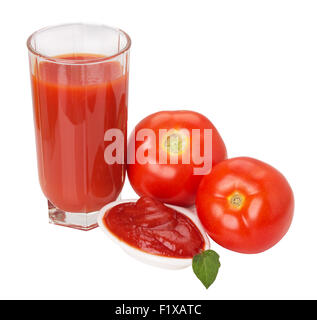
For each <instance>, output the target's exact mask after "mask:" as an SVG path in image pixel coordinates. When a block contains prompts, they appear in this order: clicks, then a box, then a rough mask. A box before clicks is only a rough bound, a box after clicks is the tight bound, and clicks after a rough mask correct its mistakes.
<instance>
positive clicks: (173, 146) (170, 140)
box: [161, 129, 189, 155]
mask: <svg viewBox="0 0 317 320" xmlns="http://www.w3.org/2000/svg"><path fill="white" fill-rule="evenodd" d="M188 143H189V137H188V136H187V135H186V134H185V133H184V132H182V131H181V130H175V129H173V130H169V131H168V132H167V133H166V134H165V135H164V137H163V139H162V144H161V145H162V148H163V150H165V151H166V152H167V153H168V154H170V155H180V154H182V153H184V151H185V150H186V148H187V145H188Z"/></svg>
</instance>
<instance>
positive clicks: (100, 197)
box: [31, 54, 128, 212]
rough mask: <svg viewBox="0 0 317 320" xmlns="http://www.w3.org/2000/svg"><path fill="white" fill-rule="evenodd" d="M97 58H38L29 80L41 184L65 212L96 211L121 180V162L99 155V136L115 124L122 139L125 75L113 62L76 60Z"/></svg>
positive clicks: (115, 194)
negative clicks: (54, 60)
mask: <svg viewBox="0 0 317 320" xmlns="http://www.w3.org/2000/svg"><path fill="white" fill-rule="evenodd" d="M99 57H100V56H94V55H89V54H80V55H76V56H73V55H64V56H59V57H58V58H62V59H65V61H66V63H64V64H59V63H54V62H49V61H44V62H40V63H38V64H37V65H36V66H35V70H34V72H33V75H32V79H31V80H32V90H33V105H34V119H35V130H36V145H37V155H38V171H39V178H40V184H41V187H42V190H43V192H44V194H45V196H46V197H47V198H48V199H49V200H50V201H51V202H52V203H53V204H54V205H55V206H56V207H58V208H59V209H62V210H64V211H68V212H92V211H96V210H99V209H100V208H101V207H102V206H104V205H105V204H106V203H108V202H110V201H113V200H115V199H116V198H117V197H118V195H119V194H120V191H121V189H122V187H123V183H124V178H125V166H124V164H117V163H115V164H112V165H108V164H107V163H106V162H105V160H104V150H105V148H106V146H107V145H108V144H110V143H111V142H105V141H104V135H105V132H106V130H108V129H112V128H116V129H120V130H121V131H122V132H123V133H124V136H125V140H126V129H127V128H126V126H127V93H128V92H127V90H128V89H127V88H128V75H127V73H124V70H123V67H122V66H121V64H120V63H119V62H116V61H103V62H98V63H91V64H80V61H81V60H89V59H94V58H99ZM67 60H69V64H68V63H67ZM76 61H78V62H79V63H76ZM125 146H126V142H125V145H124V148H125ZM125 154H126V153H125Z"/></svg>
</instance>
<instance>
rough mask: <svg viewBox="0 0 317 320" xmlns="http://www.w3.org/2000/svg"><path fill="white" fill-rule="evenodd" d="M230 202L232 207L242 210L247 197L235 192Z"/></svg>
mask: <svg viewBox="0 0 317 320" xmlns="http://www.w3.org/2000/svg"><path fill="white" fill-rule="evenodd" d="M228 202H229V205H230V207H232V208H233V209H237V210H240V209H241V208H242V207H243V205H244V202H245V196H244V195H243V194H242V193H241V192H239V191H235V192H233V193H232V194H231V195H230V196H229V197H228Z"/></svg>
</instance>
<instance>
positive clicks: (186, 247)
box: [103, 197, 205, 258]
mask: <svg viewBox="0 0 317 320" xmlns="http://www.w3.org/2000/svg"><path fill="white" fill-rule="evenodd" d="M103 223H104V224H105V226H106V227H107V228H108V229H109V230H110V231H111V232H112V233H113V234H114V235H115V236H116V237H117V238H119V239H120V240H122V241H124V242H126V243H128V244H129V245H131V246H133V247H135V248H137V249H140V250H142V251H145V252H148V253H151V254H156V255H161V256H167V257H172V258H192V257H193V256H194V255H196V254H198V253H200V252H201V251H202V250H203V248H204V246H205V241H204V238H203V236H202V234H201V233H200V231H199V229H198V228H197V227H196V225H195V224H194V223H193V222H192V221H191V220H190V219H189V218H188V217H186V216H185V215H184V214H182V213H180V212H178V211H176V210H174V209H172V208H169V207H167V206H165V205H164V204H163V203H161V202H160V201H158V200H155V199H152V198H149V197H141V198H140V199H139V200H138V201H137V202H135V203H134V202H128V203H121V204H119V205H117V206H115V207H113V208H111V209H110V210H109V211H108V212H107V213H106V214H105V215H104V217H103Z"/></svg>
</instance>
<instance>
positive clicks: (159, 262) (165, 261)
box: [98, 199, 210, 269]
mask: <svg viewBox="0 0 317 320" xmlns="http://www.w3.org/2000/svg"><path fill="white" fill-rule="evenodd" d="M136 201H137V200H136V199H133V200H119V201H114V202H111V203H108V204H107V205H105V206H104V207H103V208H102V209H101V210H100V214H99V215H98V224H99V227H100V228H101V229H102V230H103V231H104V232H105V233H106V235H107V236H108V237H110V239H112V240H113V241H114V242H116V243H117V244H118V245H120V246H121V248H122V249H123V250H124V251H125V252H126V253H128V254H129V255H130V256H132V257H133V258H135V259H137V260H140V261H141V262H143V263H147V264H150V265H153V266H156V267H160V268H165V269H183V268H186V267H188V266H190V265H191V264H192V259H189V258H184V259H183V258H170V257H163V256H159V255H155V254H151V253H147V252H145V251H142V250H141V249H136V248H134V247H132V246H130V245H129V244H127V243H126V242H124V241H122V240H120V239H119V238H117V237H116V236H115V235H113V233H112V232H111V231H110V230H109V229H108V228H107V227H106V226H105V224H104V223H103V217H104V215H105V214H106V213H107V212H108V211H109V210H110V209H111V208H113V207H115V206H116V205H118V204H121V203H127V202H136ZM166 206H168V207H170V208H172V209H174V210H177V211H178V212H180V213H182V214H184V215H185V216H187V217H188V218H189V219H190V220H191V221H192V222H193V223H194V224H195V225H196V226H197V228H198V230H199V231H200V233H201V234H202V236H203V238H204V241H205V246H204V250H208V249H209V248H210V242H209V239H208V237H207V234H206V232H205V230H204V228H203V226H202V225H201V223H200V221H199V219H198V217H197V215H195V214H194V213H193V212H191V211H190V210H189V209H186V208H182V207H178V206H172V205H169V204H166Z"/></svg>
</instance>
